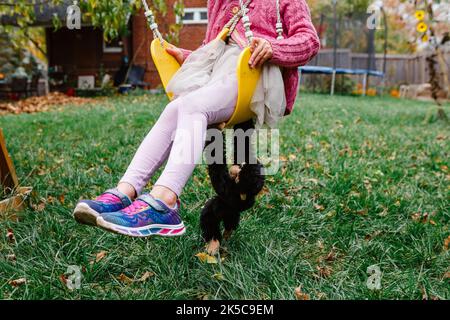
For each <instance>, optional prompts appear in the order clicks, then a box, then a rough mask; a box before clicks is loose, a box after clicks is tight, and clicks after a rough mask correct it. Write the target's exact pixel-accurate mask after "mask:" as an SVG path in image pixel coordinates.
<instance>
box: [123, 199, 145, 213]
mask: <svg viewBox="0 0 450 320" xmlns="http://www.w3.org/2000/svg"><path fill="white" fill-rule="evenodd" d="M148 206H149V205H148V204H147V203H146V202H144V201H141V200H136V201H134V202H133V203H132V204H131V205H129V206H128V207H126V208H125V209H123V210H122V212H123V213H126V214H134V213H136V211H139V210H141V209H142V208H145V207H148Z"/></svg>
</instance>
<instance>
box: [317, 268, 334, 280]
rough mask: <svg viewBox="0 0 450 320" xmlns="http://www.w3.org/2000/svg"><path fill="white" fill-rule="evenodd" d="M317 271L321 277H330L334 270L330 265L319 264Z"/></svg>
mask: <svg viewBox="0 0 450 320" xmlns="http://www.w3.org/2000/svg"><path fill="white" fill-rule="evenodd" d="M317 271H318V272H319V276H320V277H321V278H328V277H329V276H330V275H331V272H332V271H333V270H332V269H331V268H330V267H329V266H317Z"/></svg>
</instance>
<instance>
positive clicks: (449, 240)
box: [444, 236, 450, 250]
mask: <svg viewBox="0 0 450 320" xmlns="http://www.w3.org/2000/svg"><path fill="white" fill-rule="evenodd" d="M449 246H450V236H448V237H447V239H445V240H444V250H448V247H449Z"/></svg>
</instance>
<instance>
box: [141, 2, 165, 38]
mask: <svg viewBox="0 0 450 320" xmlns="http://www.w3.org/2000/svg"><path fill="white" fill-rule="evenodd" d="M142 4H143V5H144V9H145V17H146V18H147V22H148V25H149V27H150V30H152V32H153V38H155V39H159V41H161V43H163V42H164V39H163V37H162V35H161V32H159V29H158V24H157V23H156V20H155V15H154V14H153V11H152V10H151V9H150V7H149V6H148V4H147V1H146V0H142Z"/></svg>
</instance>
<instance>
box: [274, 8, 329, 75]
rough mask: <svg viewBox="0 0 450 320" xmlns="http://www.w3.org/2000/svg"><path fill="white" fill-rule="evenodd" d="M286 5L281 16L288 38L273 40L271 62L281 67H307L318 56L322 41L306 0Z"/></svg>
mask: <svg viewBox="0 0 450 320" xmlns="http://www.w3.org/2000/svg"><path fill="white" fill-rule="evenodd" d="M284 3H286V5H285V6H284V8H283V7H282V8H281V10H282V11H281V16H282V20H283V27H284V30H285V31H287V37H286V38H285V39H281V40H271V44H272V49H273V57H272V59H271V62H272V63H274V64H277V65H279V66H281V67H288V68H296V67H299V66H302V65H305V64H306V63H307V62H308V61H309V60H311V58H312V57H314V56H315V55H316V54H317V52H318V51H319V49H320V41H319V37H318V35H317V32H316V29H315V28H314V26H313V24H312V22H311V15H310V12H309V8H308V5H307V4H306V2H305V0H290V1H285V2H284Z"/></svg>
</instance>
